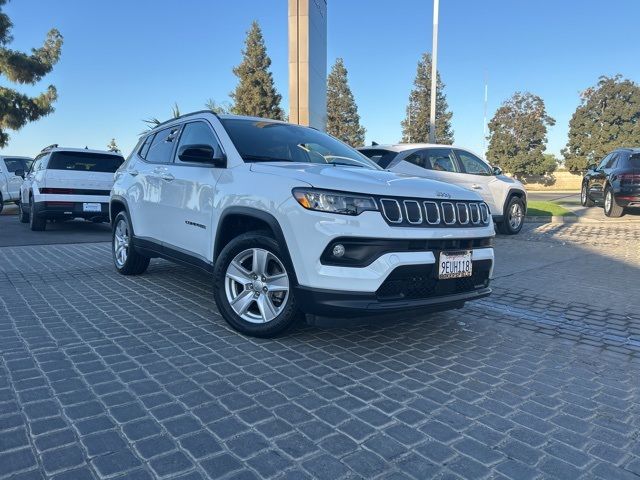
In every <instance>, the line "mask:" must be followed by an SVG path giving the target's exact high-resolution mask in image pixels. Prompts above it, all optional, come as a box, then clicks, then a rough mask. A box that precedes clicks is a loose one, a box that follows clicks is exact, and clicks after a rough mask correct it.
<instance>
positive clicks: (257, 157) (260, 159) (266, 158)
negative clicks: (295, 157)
mask: <svg viewBox="0 0 640 480" xmlns="http://www.w3.org/2000/svg"><path fill="white" fill-rule="evenodd" d="M242 159H243V160H254V161H256V162H291V160H290V159H288V158H276V157H269V156H267V155H242Z"/></svg>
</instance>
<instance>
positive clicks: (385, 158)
mask: <svg viewBox="0 0 640 480" xmlns="http://www.w3.org/2000/svg"><path fill="white" fill-rule="evenodd" d="M360 153H362V154H364V155H366V156H367V157H369V158H370V159H371V160H373V161H374V162H376V163H377V164H378V165H379V166H380V167H382V168H387V167H388V166H389V165H390V164H391V162H392V161H393V159H394V158H396V156H397V155H398V153H397V152H392V151H390V150H371V149H368V150H360Z"/></svg>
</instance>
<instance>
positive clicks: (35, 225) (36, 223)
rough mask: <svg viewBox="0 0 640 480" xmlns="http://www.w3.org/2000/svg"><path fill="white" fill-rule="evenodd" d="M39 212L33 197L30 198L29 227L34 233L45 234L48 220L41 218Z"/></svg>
mask: <svg viewBox="0 0 640 480" xmlns="http://www.w3.org/2000/svg"><path fill="white" fill-rule="evenodd" d="M38 210H39V208H38V206H37V205H36V204H35V203H34V201H33V197H31V198H29V227H30V228H31V230H32V231H34V232H43V231H44V230H45V229H46V228H47V219H46V218H45V217H41V216H39V215H38Z"/></svg>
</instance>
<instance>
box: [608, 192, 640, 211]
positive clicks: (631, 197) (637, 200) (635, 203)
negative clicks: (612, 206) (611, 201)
mask: <svg viewBox="0 0 640 480" xmlns="http://www.w3.org/2000/svg"><path fill="white" fill-rule="evenodd" d="M614 197H615V199H616V203H617V204H618V205H620V206H621V207H629V208H640V192H638V193H636V192H634V193H632V194H629V193H617V194H615V195H614Z"/></svg>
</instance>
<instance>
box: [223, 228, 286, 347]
mask: <svg viewBox="0 0 640 480" xmlns="http://www.w3.org/2000/svg"><path fill="white" fill-rule="evenodd" d="M213 276H214V297H215V301H216V304H217V305H218V310H219V311H220V313H221V314H222V316H223V318H224V319H225V320H226V321H227V323H229V325H231V327H233V328H234V329H235V330H237V331H239V332H241V333H243V334H245V335H250V336H254V337H264V338H268V337H274V336H276V335H278V334H280V333H282V332H284V331H285V330H286V329H287V328H289V327H290V326H291V325H293V323H294V322H295V321H296V319H297V318H298V309H297V306H296V300H295V297H294V293H293V289H292V287H293V272H292V271H290V269H289V268H287V266H286V262H285V260H284V257H283V255H282V251H281V248H280V246H279V245H278V243H277V242H276V241H275V240H274V239H273V238H271V237H270V236H268V233H263V232H251V233H246V234H243V235H240V236H238V237H236V238H234V239H233V240H231V241H230V242H229V243H228V244H227V246H226V247H225V248H224V249H223V250H222V252H221V253H220V256H219V257H218V260H217V261H216V265H215V269H214V274H213Z"/></svg>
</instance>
